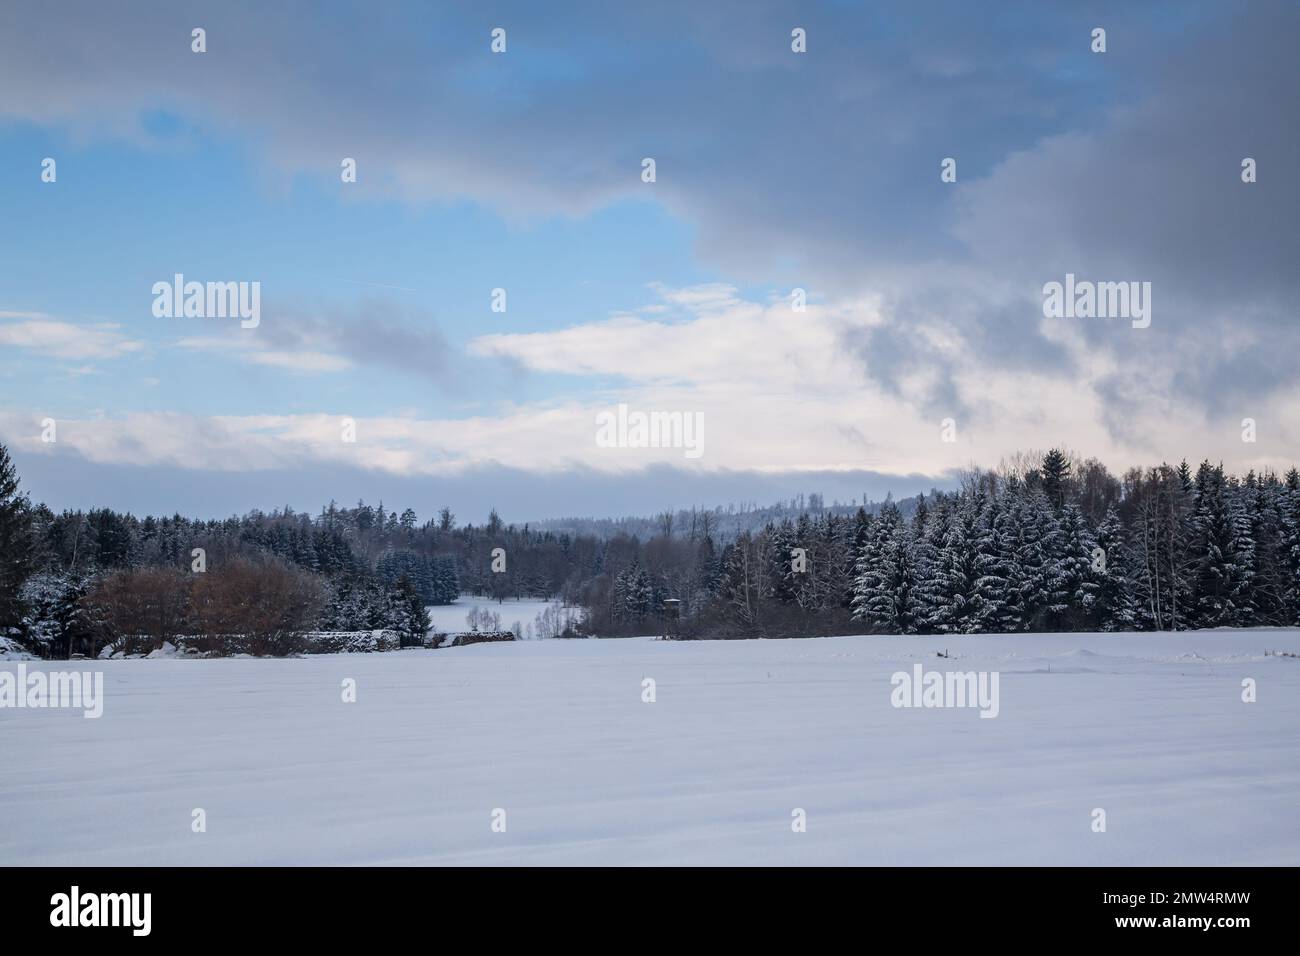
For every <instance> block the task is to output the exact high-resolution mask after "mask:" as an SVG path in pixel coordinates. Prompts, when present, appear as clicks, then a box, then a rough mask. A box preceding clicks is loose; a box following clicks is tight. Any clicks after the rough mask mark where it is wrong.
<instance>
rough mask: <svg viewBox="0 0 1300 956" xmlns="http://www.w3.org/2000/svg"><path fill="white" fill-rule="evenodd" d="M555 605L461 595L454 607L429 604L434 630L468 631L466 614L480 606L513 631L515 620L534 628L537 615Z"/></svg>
mask: <svg viewBox="0 0 1300 956" xmlns="http://www.w3.org/2000/svg"><path fill="white" fill-rule="evenodd" d="M552 604H558V602H557V601H544V600H542V601H535V600H531V599H524V600H515V599H513V598H511V599H509V600H505V601H502V602H501V603H500V604H498V603H497V602H496V601H494V600H492V599H491V598H488V597H477V596H475V595H472V594H462V595H461V597H460V599H459V600H458V601H456V602H455V603H454V604H441V605H439V604H433V605H430V606H429V619H430V620H431V621H432V622H433V630H435V631H443V632H452V631H468V630H469V629H470V628H469V625H468V624H466V623H465V615H466V614H468V613H469V612H470V609H471V608H473V607H480V608H483V609H484V610H487V611H491V612H493V613H494V614H499V615H501V626H502V628H504V629H506V630H510V629H511V628H512V627H514V625H515V621H519V622H520V623H521V624H525V625H528V626H529V627H531V626H532V624H533V622H534V621H536V620H537V615H539V614H541V613H542V611H544V610H546V608H548V607H550V606H551V605H552ZM575 613H576V612H575Z"/></svg>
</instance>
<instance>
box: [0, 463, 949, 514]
mask: <svg viewBox="0 0 1300 956" xmlns="http://www.w3.org/2000/svg"><path fill="white" fill-rule="evenodd" d="M12 455H13V458H14V462H15V465H16V466H17V468H18V472H19V477H20V478H21V480H22V490H23V491H25V492H27V493H28V494H29V495H30V496H31V498H32V500H33V501H44V502H45V503H46V504H48V505H49V506H50V507H52V508H54V509H56V510H60V509H63V508H91V507H112V508H117V509H119V510H125V511H130V512H132V513H134V514H137V515H144V514H171V513H173V512H180V513H181V514H184V515H187V516H192V517H200V518H221V517H225V516H227V515H230V514H237V513H243V512H244V511H246V510H248V508H249V507H251V506H252V505H253V504H256V506H258V507H261V508H263V509H270V508H274V507H282V506H284V505H289V506H290V507H292V508H294V509H295V510H298V511H308V512H312V513H315V512H317V511H319V510H320V508H321V506H322V505H324V504H327V503H328V502H329V501H330V500H331V499H333V500H336V501H338V502H340V503H341V504H352V503H353V502H355V501H357V500H358V499H362V498H364V499H365V500H366V501H369V502H371V503H377V502H379V501H381V500H382V501H383V502H384V504H385V506H386V507H389V508H392V507H394V506H396V507H398V508H406V507H410V508H413V509H415V511H416V513H417V514H418V515H419V516H420V517H421V519H427V518H430V517H432V516H433V515H434V514H436V512H437V509H439V508H440V507H442V506H443V505H447V506H449V507H450V508H451V509H452V510H453V511H454V512H456V514H457V515H458V516H459V517H460V519H461V521H472V522H475V523H482V522H483V521H484V520H485V519H486V518H487V514H488V512H489V511H490V510H491V509H492V508H496V509H497V511H498V512H499V513H500V514H501V516H502V517H503V518H504V519H505V520H507V521H513V522H517V523H521V524H522V523H523V522H525V521H539V520H544V519H548V518H564V517H574V516H589V517H605V516H609V515H625V514H634V515H640V514H654V513H656V512H658V511H662V510H664V509H676V508H689V507H691V506H692V505H703V506H706V507H712V506H714V505H723V506H726V505H727V504H732V503H734V504H737V505H739V504H741V503H743V502H757V503H758V504H764V505H765V504H771V503H773V502H775V501H778V500H784V499H788V498H791V497H793V496H795V495H799V494H808V493H810V492H818V493H821V494H822V495H824V496H825V499H826V501H827V503H830V502H831V501H832V500H834V499H838V500H840V501H844V502H849V501H854V500H860V499H861V498H862V496H863V495H866V496H867V497H868V499H871V500H883V499H884V497H885V495H887V494H889V493H891V492H892V493H893V495H894V497H896V498H900V497H906V496H908V495H912V494H916V493H918V492H929V491H930V489H931V488H932V487H934V486H935V485H936V484H938V485H939V486H940V487H951V486H952V485H953V481H951V480H948V479H945V478H941V479H937V480H936V479H935V478H933V477H927V476H922V475H910V476H902V477H900V476H897V475H881V474H879V473H876V472H871V471H848V472H799V473H768V472H763V473H759V472H749V471H723V472H698V471H685V470H681V469H676V468H672V467H668V466H660V467H655V468H650V469H647V470H646V471H645V472H643V473H640V474H633V475H612V474H604V473H599V472H595V471H590V470H585V469H573V470H568V471H558V472H553V473H548V474H537V473H533V472H525V471H521V470H518V469H512V468H504V467H500V466H485V467H482V468H476V469H472V470H466V471H463V472H457V473H452V474H448V475H446V476H442V477H436V478H430V477H428V476H420V477H403V476H400V475H394V474H391V473H386V472H375V471H368V470H362V469H356V468H349V467H346V466H342V465H330V464H318V465H314V466H313V467H312V468H310V469H300V468H293V469H283V470H279V469H272V470H264V471H243V472H215V471H203V470H193V469H188V468H176V467H167V466H149V467H148V468H144V467H132V466H128V465H109V464H96V463H92V462H88V461H86V460H85V459H83V458H81V457H80V456H78V455H76V454H75V453H66V452H64V453H59V454H29V453H26V452H23V451H21V450H19V449H13V450H12Z"/></svg>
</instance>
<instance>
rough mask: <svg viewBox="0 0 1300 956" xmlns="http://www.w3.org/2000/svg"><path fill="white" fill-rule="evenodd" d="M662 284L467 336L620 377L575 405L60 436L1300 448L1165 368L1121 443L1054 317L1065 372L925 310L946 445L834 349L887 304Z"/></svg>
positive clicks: (453, 457)
mask: <svg viewBox="0 0 1300 956" xmlns="http://www.w3.org/2000/svg"><path fill="white" fill-rule="evenodd" d="M678 292H681V293H684V294H677V293H678ZM671 294H672V296H673V298H674V301H677V302H683V303H684V302H691V303H694V305H695V307H696V308H698V309H700V310H702V311H700V312H698V313H696V314H695V315H694V316H693V317H688V318H687V319H685V320H683V321H678V322H675V323H671V324H669V323H660V322H650V321H646V320H642V319H626V318H620V319H615V320H610V321H606V322H597V323H591V324H588V325H582V326H576V327H574V328H570V329H564V330H561V331H557V332H551V333H533V334H527V335H491V336H483V337H481V338H479V339H477V340H475V341H474V342H473V343H471V351H472V352H474V353H475V354H478V355H484V356H499V357H503V358H508V359H510V360H512V361H515V362H519V363H522V364H523V365H525V366H527V367H528V368H532V369H537V370H544V371H571V372H574V373H575V374H583V375H599V376H602V377H606V376H609V377H615V378H618V379H621V380H622V381H623V382H625V383H626V385H625V386H624V387H621V388H617V389H612V390H610V391H607V392H602V393H599V394H591V395H586V396H584V397H583V398H582V399H572V398H571V399H568V400H563V401H554V402H536V403H530V404H520V405H508V404H503V405H502V406H500V407H499V408H496V409H494V410H492V412H490V413H487V414H482V415H478V416H475V417H471V418H458V419H452V418H444V419H431V418H420V417H418V416H416V415H413V414H412V415H402V416H378V417H372V418H360V419H358V420H357V427H356V442H355V443H348V442H344V441H343V440H342V424H343V420H342V419H341V418H340V417H339V416H337V415H326V414H296V415H259V416H215V417H207V418H203V417H197V416H189V415H178V414H132V415H127V416H122V417H115V418H95V419H89V420H80V421H62V420H61V421H60V423H59V446H60V447H61V448H67V449H71V450H73V451H75V452H76V453H78V454H80V455H82V456H84V457H86V458H87V459H90V460H91V461H96V462H113V463H131V464H139V465H155V464H156V465H163V464H166V465H178V466H181V467H186V468H194V469H204V470H213V471H227V470H236V471H240V470H257V469H266V468H281V467H311V466H313V465H321V464H327V463H328V464H349V465H354V466H358V467H363V468H368V469H372V470H377V471H384V472H389V473H393V474H398V475H416V476H418V475H439V474H446V473H449V472H454V471H458V470H463V469H466V468H471V467H475V466H479V465H485V464H490V463H495V464H500V465H505V466H508V467H514V468H520V469H524V470H528V471H535V472H551V473H554V472H559V471H564V470H566V469H570V468H573V467H585V468H590V469H594V470H597V471H601V472H607V473H630V472H633V471H636V470H638V469H640V468H642V467H644V466H646V465H650V464H671V465H676V466H679V467H682V468H689V469H692V470H696V469H700V470H704V471H719V470H752V471H761V472H788V471H819V470H842V471H850V470H855V469H866V470H874V471H880V472H884V473H888V474H907V473H921V474H929V475H935V476H937V475H941V474H943V473H945V472H947V471H949V470H950V469H953V468H961V467H965V466H967V465H970V464H973V463H980V464H984V465H994V464H996V463H997V462H998V460H999V459H1000V458H1001V457H1002V456H1003V455H1004V454H1006V453H1007V452H1008V451H1011V450H1016V449H1030V448H1039V449H1041V448H1046V447H1050V446H1052V445H1055V444H1059V443H1065V444H1068V445H1069V446H1070V447H1072V448H1073V449H1075V450H1076V451H1078V452H1080V453H1083V454H1085V455H1096V456H1097V457H1099V458H1101V459H1102V460H1104V461H1106V462H1107V463H1108V464H1110V465H1111V466H1112V467H1114V468H1122V467H1125V466H1126V465H1128V464H1147V463H1151V462H1152V460H1153V459H1154V460H1159V458H1160V457H1162V453H1161V452H1159V451H1157V450H1155V449H1163V448H1170V447H1172V448H1177V449H1179V450H1180V454H1182V453H1185V454H1187V455H1188V457H1189V458H1199V457H1201V456H1206V457H1210V458H1212V459H1214V460H1219V459H1222V460H1224V462H1225V463H1226V464H1229V465H1230V466H1232V467H1235V468H1237V469H1238V470H1244V469H1245V468H1248V467H1261V466H1263V465H1271V466H1273V467H1277V468H1284V467H1288V466H1289V464H1290V463H1291V462H1290V458H1289V456H1290V455H1291V454H1292V452H1291V451H1290V450H1291V449H1294V448H1295V447H1297V444H1298V443H1300V388H1293V389H1289V390H1287V391H1285V392H1282V393H1278V394H1276V395H1274V396H1273V397H1272V398H1270V399H1269V400H1268V401H1267V402H1262V403H1260V404H1259V405H1258V406H1257V407H1256V408H1253V409H1252V410H1251V411H1252V412H1253V413H1254V414H1253V415H1252V417H1254V418H1256V419H1257V421H1259V422H1261V429H1260V430H1261V434H1262V435H1265V434H1266V435H1267V438H1264V437H1261V440H1260V443H1259V444H1257V445H1243V444H1242V443H1241V441H1240V429H1239V420H1240V417H1241V415H1239V414H1237V413H1236V412H1235V411H1233V410H1229V411H1225V412H1224V413H1223V414H1222V415H1221V416H1220V417H1218V418H1207V417H1206V416H1205V414H1204V413H1203V412H1201V411H1199V410H1198V409H1196V408H1195V407H1192V406H1189V405H1187V404H1186V403H1179V402H1177V401H1175V400H1173V399H1172V398H1170V397H1169V395H1168V393H1167V392H1166V391H1164V384H1163V383H1162V382H1161V381H1160V380H1159V379H1154V380H1152V381H1150V382H1148V383H1142V382H1135V383H1133V384H1132V390H1131V391H1130V393H1129V396H1128V403H1127V405H1126V407H1125V409H1124V411H1125V415H1126V422H1125V425H1126V427H1125V429H1123V437H1122V438H1117V437H1116V436H1115V434H1114V430H1113V429H1111V428H1108V427H1107V416H1108V414H1109V413H1110V412H1113V409H1108V406H1107V402H1108V398H1107V396H1106V393H1105V390H1104V389H1105V386H1106V384H1107V383H1108V382H1109V381H1110V380H1111V377H1112V376H1113V374H1114V371H1115V367H1116V366H1115V363H1114V360H1113V357H1112V356H1110V355H1108V354H1107V353H1105V352H1099V351H1097V350H1096V349H1095V348H1094V347H1092V346H1087V345H1085V344H1084V342H1083V340H1082V339H1081V338H1080V337H1078V336H1073V337H1072V336H1071V335H1069V334H1064V333H1062V332H1061V331H1060V330H1057V331H1055V332H1052V333H1051V334H1053V335H1055V336H1056V337H1057V338H1058V339H1060V344H1061V347H1062V348H1064V349H1066V350H1067V351H1068V352H1069V353H1070V355H1071V360H1072V363H1073V367H1072V370H1071V373H1070V374H1068V375H1062V374H1055V373H1038V372H1028V371H1025V372H1019V373H1016V374H1014V375H1013V374H1006V373H996V374H994V373H990V372H989V371H988V369H987V367H985V366H984V365H983V364H982V363H981V362H980V360H979V359H978V358H976V357H975V352H974V351H973V350H971V349H969V348H967V347H966V346H967V344H968V343H965V342H963V340H962V338H961V336H960V334H959V333H957V332H955V331H954V330H953V329H951V328H947V327H945V326H943V325H942V324H941V323H937V322H936V323H935V324H934V325H933V326H929V325H927V326H922V327H917V328H915V329H913V330H911V332H912V334H913V335H915V337H916V339H917V341H918V342H921V343H931V344H930V345H929V346H926V347H932V348H935V349H941V350H942V351H944V353H945V355H946V357H947V358H948V359H949V361H950V363H951V364H950V365H949V372H948V374H949V375H950V376H951V382H950V385H951V389H952V392H953V394H954V395H955V396H956V397H957V399H958V401H959V402H960V404H961V406H962V407H963V408H965V409H968V411H964V412H954V413H953V414H952V417H954V418H956V419H957V433H958V441H957V442H956V443H952V444H945V443H943V442H942V441H941V440H940V423H941V420H942V418H943V417H947V416H946V415H944V414H942V413H941V411H942V410H940V411H939V412H931V411H923V410H922V409H923V407H924V406H925V402H924V401H923V400H922V397H923V396H924V395H925V394H927V393H928V392H929V391H931V389H932V386H933V384H934V383H933V382H932V381H931V378H930V372H927V371H925V370H922V371H920V372H917V373H915V374H914V375H911V376H903V377H901V378H900V379H899V380H898V381H897V382H895V383H893V385H892V387H888V388H887V387H884V386H883V385H882V384H881V383H879V382H877V381H874V380H873V379H872V378H871V377H870V376H868V375H867V374H865V372H864V369H863V367H862V365H861V364H860V363H859V362H858V361H857V360H856V359H855V358H854V357H853V356H854V352H853V350H852V349H848V348H846V347H845V343H846V340H852V339H853V338H854V337H857V336H864V335H866V334H868V333H869V332H871V331H872V330H873V329H877V328H880V327H881V326H882V325H883V324H886V323H888V322H890V321H892V319H891V317H890V316H888V315H886V314H884V313H883V312H882V309H881V306H880V304H879V303H877V302H873V301H869V300H864V301H855V302H842V303H834V304H828V305H809V306H808V309H807V311H806V312H802V313H795V312H793V311H792V310H791V309H790V306H789V303H788V302H786V301H785V300H777V301H775V302H769V303H758V302H751V301H746V300H744V299H741V298H739V297H736V296H735V295H734V294H728V296H727V297H726V298H725V299H724V298H722V297H719V296H718V295H716V294H709V295H698V296H696V295H691V294H690V290H677V291H676V292H672V293H671ZM667 297H668V296H667V294H666V295H665V298H667ZM1044 334H1049V330H1047V329H1045V330H1044ZM261 354H265V353H261ZM1109 400H1113V399H1109ZM620 402H624V403H627V404H628V405H629V406H630V407H631V408H632V409H634V410H643V411H667V412H673V411H680V412H699V413H702V414H703V416H704V422H705V428H704V446H703V449H704V454H703V457H702V458H700V459H698V460H689V459H687V458H686V457H685V455H684V450H683V449H621V448H601V447H598V446H597V444H596V441H595V433H596V415H597V414H598V413H599V412H602V411H607V410H610V409H611V408H613V407H614V406H615V405H617V404H618V403H620ZM38 419H39V416H35V415H30V414H29V415H17V414H12V413H11V414H0V434H2V435H4V436H5V437H6V440H8V441H11V442H13V443H14V444H16V445H18V446H19V447H23V448H25V449H29V450H33V451H42V450H44V451H52V450H55V449H53V448H52V447H51V446H42V445H41V443H40V440H39V432H40V429H39V427H38V426H37V424H36V422H37V421H38ZM1264 423H1266V424H1264Z"/></svg>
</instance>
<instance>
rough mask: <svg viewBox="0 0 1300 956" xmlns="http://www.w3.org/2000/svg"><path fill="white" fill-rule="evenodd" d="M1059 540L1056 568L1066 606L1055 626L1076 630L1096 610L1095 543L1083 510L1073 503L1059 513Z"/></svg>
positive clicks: (1058, 616) (1083, 625) (1057, 617)
mask: <svg viewBox="0 0 1300 956" xmlns="http://www.w3.org/2000/svg"><path fill="white" fill-rule="evenodd" d="M1058 540H1059V550H1058V554H1057V557H1056V565H1057V568H1058V575H1059V581H1060V584H1059V588H1060V592H1061V593H1062V594H1063V595H1064V596H1065V601H1066V607H1065V608H1064V609H1063V610H1062V611H1061V612H1060V613H1058V614H1057V615H1056V623H1057V624H1058V625H1059V626H1061V627H1062V628H1063V629H1067V630H1079V629H1081V628H1084V627H1086V626H1087V625H1088V623H1089V621H1090V620H1091V619H1092V616H1093V614H1094V611H1095V606H1096V601H1097V590H1098V587H1097V581H1096V576H1095V572H1094V571H1093V559H1094V558H1093V550H1094V549H1095V548H1096V547H1097V542H1096V540H1095V539H1094V538H1093V536H1092V531H1091V530H1089V528H1088V524H1087V522H1086V521H1085V520H1084V517H1083V511H1082V510H1081V509H1080V508H1079V506H1078V505H1077V504H1074V503H1073V502H1071V503H1070V504H1067V505H1066V506H1065V507H1064V508H1063V509H1062V511H1061V521H1060V533H1059V536H1058Z"/></svg>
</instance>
